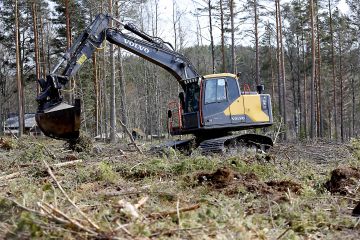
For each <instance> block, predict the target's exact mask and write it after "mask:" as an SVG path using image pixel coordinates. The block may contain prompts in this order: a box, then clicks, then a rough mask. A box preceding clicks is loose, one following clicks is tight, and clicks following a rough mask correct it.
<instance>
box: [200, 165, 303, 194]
mask: <svg viewBox="0 0 360 240" xmlns="http://www.w3.org/2000/svg"><path fill="white" fill-rule="evenodd" d="M196 179H197V181H198V183H199V184H207V185H209V186H212V187H213V188H214V189H216V190H217V191H222V192H224V193H225V194H226V195H234V194H237V193H239V191H240V189H244V190H246V191H248V192H252V193H256V194H258V195H268V194H271V195H279V194H281V193H283V192H287V191H288V189H289V190H290V191H291V192H293V193H296V194H299V193H300V192H301V189H302V186H301V185H300V184H298V183H295V182H292V181H288V180H286V181H285V180H284V181H269V182H263V181H261V180H259V178H258V177H257V176H256V174H254V173H247V174H243V175H241V174H240V173H237V172H235V171H233V170H231V169H229V168H219V169H217V170H216V171H215V172H213V173H204V172H202V173H198V174H197V175H196Z"/></svg>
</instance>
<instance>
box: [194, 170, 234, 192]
mask: <svg viewBox="0 0 360 240" xmlns="http://www.w3.org/2000/svg"><path fill="white" fill-rule="evenodd" d="M235 177H238V176H237V174H236V173H235V172H234V171H232V170H231V169H229V168H219V169H217V170H216V171H215V172H214V173H200V174H198V175H197V180H198V182H199V183H209V184H211V185H213V186H214V187H215V188H224V187H226V186H228V185H229V184H230V183H232V182H233V181H234V178H235Z"/></svg>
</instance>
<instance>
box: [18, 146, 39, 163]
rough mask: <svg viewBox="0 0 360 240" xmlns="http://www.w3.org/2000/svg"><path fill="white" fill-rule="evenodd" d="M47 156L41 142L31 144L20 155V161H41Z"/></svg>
mask: <svg viewBox="0 0 360 240" xmlns="http://www.w3.org/2000/svg"><path fill="white" fill-rule="evenodd" d="M44 157H45V155H44V147H43V146H42V145H40V144H31V145H30V146H29V147H28V148H27V149H25V150H24V151H23V152H22V153H21V154H20V156H19V158H18V160H19V161H20V162H33V161H39V160H41V159H43V158H44Z"/></svg>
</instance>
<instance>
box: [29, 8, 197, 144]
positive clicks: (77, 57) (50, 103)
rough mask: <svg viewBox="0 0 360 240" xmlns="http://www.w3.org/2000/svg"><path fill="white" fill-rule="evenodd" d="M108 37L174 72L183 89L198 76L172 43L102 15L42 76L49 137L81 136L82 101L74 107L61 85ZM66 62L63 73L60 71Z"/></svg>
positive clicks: (41, 109)
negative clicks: (113, 25) (114, 25)
mask: <svg viewBox="0 0 360 240" xmlns="http://www.w3.org/2000/svg"><path fill="white" fill-rule="evenodd" d="M112 20H114V21H116V22H118V23H119V24H121V25H123V27H124V29H125V30H128V31H130V32H132V33H133V34H135V35H136V36H137V37H133V36H130V35H128V34H125V33H123V32H122V31H121V30H119V29H116V28H110V27H109V26H110V22H111V21H112ZM105 40H107V41H109V42H110V43H113V44H115V45H117V46H119V47H121V48H124V49H126V50H128V51H129V52H132V53H134V54H136V55H138V56H140V57H142V58H144V59H146V60H148V61H150V62H152V63H154V64H156V65H158V66H160V67H162V68H164V69H165V70H167V71H168V72H169V73H171V74H172V75H173V76H174V77H175V78H176V80H177V81H178V82H179V84H180V85H181V86H182V87H183V88H184V87H185V82H186V81H188V80H189V79H191V80H193V79H198V78H199V74H198V73H197V71H196V69H195V68H194V66H193V65H192V64H191V63H190V61H189V60H188V59H187V58H186V57H185V56H183V55H182V54H180V53H177V52H175V51H174V50H173V48H172V46H171V45H170V44H169V43H166V42H164V41H163V40H162V39H160V38H157V37H152V36H149V35H147V34H146V33H144V32H142V31H140V30H139V29H137V28H136V27H135V26H134V25H133V24H129V23H127V24H124V23H121V22H120V21H118V20H116V19H114V18H112V17H111V16H110V15H105V14H99V15H97V16H96V18H95V20H94V21H93V22H92V23H91V24H90V25H89V26H88V27H87V28H86V29H85V30H84V32H83V33H82V34H81V35H80V36H79V37H78V38H77V39H76V40H75V41H74V43H73V45H72V47H71V48H70V49H68V51H67V52H66V53H65V54H64V56H63V58H62V59H61V60H60V61H59V63H58V64H57V65H56V67H55V68H54V70H53V71H52V72H51V74H49V75H48V76H47V77H46V79H40V80H39V81H38V82H39V85H40V87H41V92H40V94H39V96H38V97H37V102H38V112H37V114H36V121H37V123H38V126H39V127H40V129H41V130H42V131H43V132H44V134H45V135H46V136H49V137H52V138H58V139H74V138H77V137H78V136H79V128H80V103H79V102H78V101H77V102H75V106H73V105H68V104H65V103H63V97H62V94H61V90H62V88H63V87H64V86H65V85H66V84H67V83H68V81H69V80H70V78H71V77H72V76H74V75H75V74H76V73H77V72H78V71H79V70H80V68H81V66H82V64H83V63H84V62H85V61H86V60H87V59H89V58H91V56H92V54H93V53H94V52H95V51H96V50H97V49H100V48H102V46H103V43H104V41H105ZM64 62H66V66H65V68H64V69H63V71H62V73H61V74H57V72H58V71H59V69H60V67H61V66H62V65H63V64H64Z"/></svg>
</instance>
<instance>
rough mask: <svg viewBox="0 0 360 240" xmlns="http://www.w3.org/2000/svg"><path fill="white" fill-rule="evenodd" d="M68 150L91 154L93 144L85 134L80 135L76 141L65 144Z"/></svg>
mask: <svg viewBox="0 0 360 240" xmlns="http://www.w3.org/2000/svg"><path fill="white" fill-rule="evenodd" d="M66 146H67V148H68V149H70V150H73V151H75V152H88V153H89V152H91V150H92V149H93V142H92V140H91V138H90V137H89V136H87V135H85V134H80V136H79V137H78V138H77V139H72V140H68V141H67V142H66Z"/></svg>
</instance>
